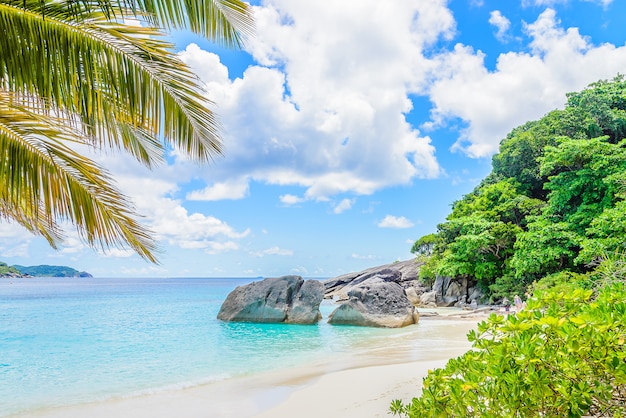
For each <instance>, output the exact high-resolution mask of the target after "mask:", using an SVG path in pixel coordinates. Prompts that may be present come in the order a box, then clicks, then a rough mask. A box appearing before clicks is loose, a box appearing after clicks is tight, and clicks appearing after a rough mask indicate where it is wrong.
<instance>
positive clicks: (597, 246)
mask: <svg viewBox="0 0 626 418" xmlns="http://www.w3.org/2000/svg"><path fill="white" fill-rule="evenodd" d="M625 136H626V81H624V77H622V76H619V77H617V78H615V79H614V80H612V81H599V82H597V83H594V84H592V85H590V86H589V87H588V88H587V89H585V90H583V91H581V92H579V93H569V94H568V95H567V104H566V107H565V109H563V110H555V111H553V112H550V113H548V114H547V115H546V116H545V117H543V118H542V119H540V120H538V121H534V122H528V123H526V124H524V125H522V126H520V127H518V128H515V129H514V130H513V131H512V132H511V133H509V134H508V135H507V137H506V138H505V139H504V140H502V142H501V144H500V150H499V153H498V154H496V155H495V156H494V157H493V162H492V166H493V168H492V171H491V173H490V174H489V175H488V176H487V177H486V178H485V179H484V180H483V181H482V182H481V183H480V184H479V185H478V186H477V187H476V188H475V189H474V190H473V191H472V192H471V193H469V194H467V195H466V196H464V197H463V198H462V199H460V200H459V201H456V202H454V204H453V205H452V211H451V213H450V214H449V215H448V217H447V218H446V221H445V222H443V223H442V224H440V225H438V228H437V233H436V234H432V235H429V236H426V237H422V238H421V239H420V240H418V241H417V242H416V243H415V245H414V247H413V252H414V253H417V254H418V256H419V257H420V258H422V259H423V260H424V261H426V265H425V266H424V268H422V271H421V275H422V278H423V279H424V280H429V279H432V278H434V276H435V275H437V274H438V275H442V276H449V277H468V278H473V279H475V280H476V281H477V282H478V284H479V285H480V286H481V287H482V288H483V290H484V291H486V292H487V293H489V294H491V295H492V297H493V298H494V299H497V298H499V297H502V296H510V295H512V294H515V293H519V294H524V292H525V290H526V287H527V286H528V285H530V284H531V283H533V282H534V281H536V280H539V279H541V278H542V277H544V276H547V275H550V274H554V273H558V272H563V271H568V272H572V273H587V272H589V271H592V270H593V268H594V266H595V265H596V264H597V262H598V261H599V260H600V259H601V258H602V257H603V256H604V255H605V254H610V253H614V252H615V251H622V250H623V249H624V247H625V243H626V200H625V197H626V142H625V141H624V137H625Z"/></svg>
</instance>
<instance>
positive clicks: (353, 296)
mask: <svg viewBox="0 0 626 418" xmlns="http://www.w3.org/2000/svg"><path fill="white" fill-rule="evenodd" d="M347 296H348V300H347V301H344V302H342V303H341V304H340V305H339V307H338V308H337V309H335V310H334V311H333V312H332V313H331V314H330V316H329V319H328V323H330V324H333V325H358V326H369V327H387V328H399V327H404V326H407V325H412V324H415V323H417V322H418V320H419V314H418V313H417V311H416V310H415V307H414V306H413V304H412V303H411V302H410V301H409V299H408V298H407V296H406V292H405V291H404V289H403V288H402V286H400V285H399V284H398V283H395V282H394V281H386V280H384V279H382V278H370V279H368V280H367V281H364V282H362V283H361V284H359V285H356V286H353V287H351V289H350V290H349V291H348V294H347Z"/></svg>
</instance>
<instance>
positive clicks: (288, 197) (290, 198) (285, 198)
mask: <svg viewBox="0 0 626 418" xmlns="http://www.w3.org/2000/svg"><path fill="white" fill-rule="evenodd" d="M279 199H280V201H281V203H283V204H285V205H295V204H298V203H301V202H304V201H305V200H306V199H303V198H301V197H298V196H294V195H292V194H284V195H282V196H280V197H279Z"/></svg>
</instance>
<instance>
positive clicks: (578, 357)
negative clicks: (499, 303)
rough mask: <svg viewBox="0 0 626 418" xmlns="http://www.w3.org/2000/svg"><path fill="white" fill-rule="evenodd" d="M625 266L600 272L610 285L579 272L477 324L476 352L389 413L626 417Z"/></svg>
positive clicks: (452, 364) (436, 375)
mask: <svg viewBox="0 0 626 418" xmlns="http://www.w3.org/2000/svg"><path fill="white" fill-rule="evenodd" d="M623 264H624V262H623V259H622V260H621V261H619V262H617V263H615V262H614V263H613V264H612V265H610V266H608V267H607V266H605V267H604V268H603V269H599V271H600V272H602V270H604V274H601V276H602V277H603V278H604V279H605V280H602V281H600V284H599V286H597V289H596V290H594V284H598V283H594V282H593V281H592V280H591V279H590V277H591V276H585V275H576V274H573V275H571V274H558V275H557V276H559V277H551V278H549V279H548V281H549V282H550V283H548V285H547V286H546V285H544V284H539V285H538V286H537V289H536V291H535V292H534V296H533V297H532V298H530V299H529V300H528V302H527V307H526V309H524V310H522V311H521V312H519V313H517V314H515V315H510V316H508V317H503V316H498V315H496V314H492V315H491V317H489V319H488V320H486V321H483V322H482V323H480V324H479V325H478V330H477V331H471V332H470V333H469V334H468V338H469V340H470V341H472V342H473V349H472V350H470V351H468V352H467V353H466V354H464V355H463V356H461V357H459V358H456V359H452V360H450V361H449V362H448V364H447V365H446V366H445V368H443V369H437V370H434V371H430V372H429V374H428V376H427V377H426V378H425V379H424V386H423V392H422V395H421V396H420V397H419V398H414V399H413V400H412V401H411V402H410V403H407V404H404V403H403V402H401V401H399V400H397V401H394V402H393V403H392V405H391V412H393V413H394V414H398V415H403V416H406V417H411V418H413V417H426V416H428V417H478V416H480V417H538V416H544V417H581V416H589V415H591V416H612V417H623V416H626V344H625V342H626V286H625V283H624V277H626V276H624V275H623V273H624V272H625V270H624V268H623ZM616 266H619V268H617V269H616ZM607 271H608V272H610V273H608V274H607V273H606V272H607ZM616 278H617V280H616ZM606 279H608V280H606Z"/></svg>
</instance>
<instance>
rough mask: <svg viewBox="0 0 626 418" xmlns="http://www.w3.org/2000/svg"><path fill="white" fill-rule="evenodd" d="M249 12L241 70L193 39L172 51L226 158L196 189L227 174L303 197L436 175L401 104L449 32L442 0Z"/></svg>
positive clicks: (424, 141) (269, 7)
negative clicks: (205, 102)
mask: <svg viewBox="0 0 626 418" xmlns="http://www.w3.org/2000/svg"><path fill="white" fill-rule="evenodd" d="M255 16H256V27H257V33H256V36H255V37H254V38H253V40H252V41H251V43H250V45H249V47H248V48H249V52H250V53H251V54H252V56H253V57H254V60H255V62H256V64H255V65H251V66H250V67H248V68H247V69H246V71H245V72H244V74H243V76H242V77H241V78H237V79H235V80H230V79H229V77H228V75H227V70H226V69H225V67H224V66H223V65H222V64H221V63H220V62H219V59H218V57H217V56H216V55H214V54H211V53H209V52H206V51H203V50H201V49H200V48H198V47H197V46H196V45H189V46H188V47H187V48H186V49H185V50H184V51H183V52H182V53H181V57H182V59H183V60H184V61H186V62H187V63H188V64H189V65H191V67H192V68H194V69H195V71H196V72H197V73H198V75H199V76H200V77H201V79H202V80H203V81H204V82H205V83H206V85H207V86H208V90H209V97H211V98H212V99H214V100H215V102H216V103H218V105H219V106H218V107H217V111H218V113H219V114H220V117H221V120H222V123H223V125H224V132H225V133H226V157H227V158H225V159H224V160H221V161H218V162H217V165H216V167H214V169H212V170H209V172H207V173H206V174H205V176H206V177H205V178H206V181H207V183H208V184H209V187H208V189H206V190H203V191H198V192H195V193H193V194H192V196H193V197H194V198H202V196H205V197H211V196H216V195H217V193H215V192H216V190H217V188H219V184H220V183H223V182H225V181H226V180H227V179H231V180H232V179H233V178H236V181H237V182H239V183H238V184H242V183H243V182H246V181H249V180H255V181H260V182H265V183H270V184H278V185H298V186H302V187H304V188H305V192H304V195H303V196H302V199H312V200H324V199H328V198H330V197H331V196H333V195H337V194H340V193H345V192H352V193H356V194H371V193H373V192H375V191H377V190H380V189H381V188H384V187H387V186H389V185H396V184H407V183H409V182H411V181H412V180H413V179H415V178H433V177H437V176H438V175H439V174H440V167H439V165H438V162H437V160H436V158H435V149H434V147H433V145H432V144H431V140H430V138H429V137H427V136H424V135H422V134H421V133H420V132H419V131H418V130H417V129H416V128H415V127H413V126H411V125H410V124H409V123H408V122H407V120H406V113H407V112H409V111H411V109H412V102H411V100H410V99H409V97H410V95H411V94H414V93H416V92H417V91H419V90H420V89H421V88H422V87H423V83H424V81H425V79H426V78H425V77H426V74H427V73H428V71H429V66H430V65H431V62H430V61H429V60H428V59H426V58H424V54H423V51H424V49H425V48H427V47H428V46H429V45H432V44H433V43H435V42H436V41H437V40H439V39H441V38H450V37H451V36H452V35H453V34H454V28H455V23H454V19H453V17H452V14H451V12H450V10H449V9H448V8H447V7H446V1H444V0H432V1H428V2H424V1H421V0H411V1H408V0H407V1H402V2H379V1H374V0H361V1H358V2H357V1H356V0H350V1H348V0H346V1H340V2H337V1H331V0H325V1H319V2H311V1H306V0H269V1H267V2H265V5H264V6H263V7H256V8H255ZM320 22H324V25H320ZM389 22H393V24H389ZM211 66H213V67H214V69H213V70H208V68H209V67H211ZM214 183H216V184H215V185H214ZM242 190H244V188H243V187H241V188H239V189H238V191H239V194H238V195H241V194H242V193H241V191H242ZM287 200H288V202H283V203H290V202H291V201H293V199H287Z"/></svg>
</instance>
